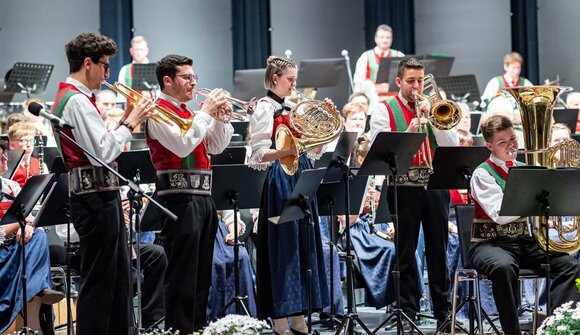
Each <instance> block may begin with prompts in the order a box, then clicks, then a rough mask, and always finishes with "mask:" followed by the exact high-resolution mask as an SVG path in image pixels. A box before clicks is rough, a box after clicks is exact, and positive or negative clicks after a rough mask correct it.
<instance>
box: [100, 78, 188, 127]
mask: <svg viewBox="0 0 580 335" xmlns="http://www.w3.org/2000/svg"><path fill="white" fill-rule="evenodd" d="M102 84H103V85H105V86H107V87H108V88H109V89H110V90H113V91H115V92H117V93H119V94H121V95H122V96H124V97H125V98H127V101H130V102H131V103H132V104H134V105H136V104H137V103H138V102H139V101H140V100H141V99H142V98H143V96H142V95H141V94H140V93H139V92H137V91H135V90H134V89H132V88H130V87H129V86H127V85H125V84H123V83H120V82H115V83H114V84H112V85H111V84H109V83H108V82H106V81H103V82H102ZM155 111H156V112H157V114H155V115H153V116H152V119H153V120H155V121H157V122H159V123H165V124H167V125H168V126H174V125H176V126H177V127H179V136H183V135H185V133H187V131H188V130H189V128H191V124H192V122H193V119H192V118H189V119H182V118H180V117H179V116H177V115H175V114H174V113H173V112H172V111H170V110H168V109H166V108H165V107H163V106H161V105H159V104H155Z"/></svg>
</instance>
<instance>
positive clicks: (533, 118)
mask: <svg viewBox="0 0 580 335" xmlns="http://www.w3.org/2000/svg"><path fill="white" fill-rule="evenodd" d="M570 89H571V88H570V87H561V86H530V87H510V88H505V89H503V90H504V91H505V92H507V93H509V94H511V95H512V96H513V97H514V98H515V100H516V102H517V104H518V108H519V110H520V115H521V118H522V127H523V136H524V147H525V150H524V153H525V155H526V163H527V164H528V165H539V166H547V167H578V166H580V164H579V162H580V145H578V143H573V142H576V141H574V140H567V141H564V142H561V143H558V144H556V145H554V146H549V144H550V138H551V134H552V114H553V111H554V104H555V102H556V100H557V99H558V96H559V95H560V94H561V93H563V92H567V91H569V90H570ZM531 219H532V220H531V221H532V234H533V236H534V239H535V240H536V242H537V243H538V245H539V246H540V248H542V249H543V250H545V249H546V241H548V243H549V249H550V251H553V252H562V253H569V254H572V253H574V252H576V251H578V250H579V249H580V217H574V224H573V226H572V228H570V229H565V228H564V227H563V226H562V223H561V218H560V217H553V218H552V220H553V221H554V222H555V223H554V228H555V229H556V230H557V231H558V237H559V239H560V241H556V240H554V239H550V238H549V236H545V233H546V231H545V225H547V224H549V223H548V222H546V219H545V218H544V217H535V218H531ZM574 231H576V233H575V235H574V236H573V237H569V236H564V235H565V234H566V235H567V234H569V233H572V232H574Z"/></svg>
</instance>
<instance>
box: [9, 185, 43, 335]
mask: <svg viewBox="0 0 580 335" xmlns="http://www.w3.org/2000/svg"><path fill="white" fill-rule="evenodd" d="M53 179H54V174H44V175H39V176H32V177H30V179H28V181H27V182H26V184H24V187H23V188H22V190H21V191H20V193H18V196H16V198H15V199H14V200H13V201H12V204H11V205H10V208H8V211H7V212H6V214H4V216H3V217H2V220H0V226H3V225H7V224H10V223H15V222H18V224H19V226H20V232H21V234H20V235H21V239H20V244H21V260H22V263H21V266H22V273H21V281H22V316H23V318H24V325H23V328H22V331H21V333H23V334H28V331H29V329H28V309H27V306H26V303H27V299H26V297H27V292H26V286H27V282H28V275H27V274H26V248H25V247H24V246H25V245H26V242H25V235H26V233H25V228H26V217H27V216H28V215H29V214H30V212H31V211H32V209H33V208H34V205H36V203H37V202H38V200H39V199H40V197H41V196H42V194H43V193H44V190H45V189H46V188H47V187H48V186H49V185H50V183H51V182H52V181H53Z"/></svg>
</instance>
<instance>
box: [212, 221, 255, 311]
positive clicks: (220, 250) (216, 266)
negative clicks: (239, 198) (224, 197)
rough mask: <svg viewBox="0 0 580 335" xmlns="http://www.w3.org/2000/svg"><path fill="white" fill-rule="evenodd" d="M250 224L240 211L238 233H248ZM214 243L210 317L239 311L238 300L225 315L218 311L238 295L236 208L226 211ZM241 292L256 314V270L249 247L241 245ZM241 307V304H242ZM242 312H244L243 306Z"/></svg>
mask: <svg viewBox="0 0 580 335" xmlns="http://www.w3.org/2000/svg"><path fill="white" fill-rule="evenodd" d="M245 230H246V224H245V223H244V222H243V221H242V220H241V218H240V217H239V215H238V237H239V236H241V235H242V234H244V233H245ZM215 239H216V240H215V243H214V247H213V266H212V267H213V269H212V275H211V287H210V291H209V299H208V304H207V319H208V320H213V319H216V318H219V317H222V316H223V315H228V314H236V304H235V303H234V304H231V305H230V306H229V307H228V308H227V309H226V310H225V311H224V313H223V314H222V315H218V313H219V312H220V311H221V310H222V308H223V307H224V306H225V305H226V304H228V303H229V302H230V301H231V299H233V298H234V296H235V289H234V285H235V272H234V215H233V211H224V212H223V215H222V217H221V219H220V221H219V226H218V231H217V234H216V237H215ZM238 264H239V266H240V278H239V279H240V296H242V297H247V299H244V305H245V306H246V307H247V308H248V311H249V312H250V314H251V315H256V298H255V294H254V271H253V268H252V263H251V262H250V256H249V254H248V251H247V250H246V248H245V247H244V246H243V245H241V246H240V248H239V263H238ZM240 308H241V307H240ZM240 313H244V310H243V309H240Z"/></svg>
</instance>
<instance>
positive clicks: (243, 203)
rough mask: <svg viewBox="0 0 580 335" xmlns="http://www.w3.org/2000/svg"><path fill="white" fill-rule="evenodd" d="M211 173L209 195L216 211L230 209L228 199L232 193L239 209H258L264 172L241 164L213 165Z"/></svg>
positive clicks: (264, 177) (264, 178) (264, 176)
mask: <svg viewBox="0 0 580 335" xmlns="http://www.w3.org/2000/svg"><path fill="white" fill-rule="evenodd" d="M212 171H213V172H212V174H213V185H212V190H211V195H212V198H213V200H214V203H215V206H216V208H217V209H223V210H225V209H232V208H233V207H232V205H231V204H230V203H229V199H230V196H232V195H234V193H236V195H237V198H238V199H237V203H238V208H239V209H245V208H259V207H260V199H261V195H262V188H263V187H264V181H265V180H266V171H258V170H254V169H252V168H251V167H249V166H247V165H242V164H232V165H214V166H212Z"/></svg>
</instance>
